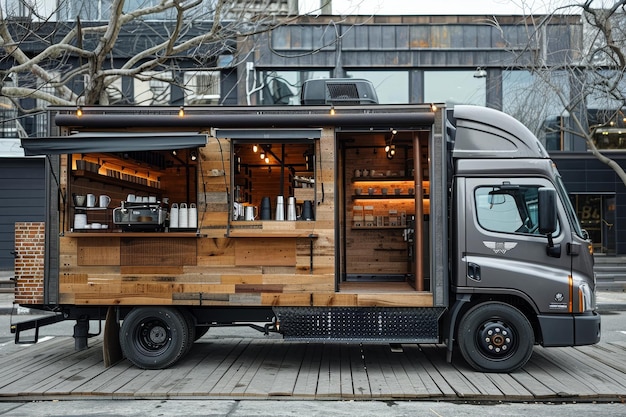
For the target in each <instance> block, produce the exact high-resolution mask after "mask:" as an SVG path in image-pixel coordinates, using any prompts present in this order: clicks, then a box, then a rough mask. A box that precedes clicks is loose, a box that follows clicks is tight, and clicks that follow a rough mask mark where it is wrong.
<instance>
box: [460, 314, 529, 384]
mask: <svg viewBox="0 0 626 417" xmlns="http://www.w3.org/2000/svg"><path fill="white" fill-rule="evenodd" d="M458 339H459V348H460V349H461V354H462V355H463V358H465V360H466V361H467V362H468V363H469V364H470V365H471V366H472V367H473V368H474V369H476V370H478V371H481V372H513V371H515V370H517V369H519V368H521V367H522V366H524V365H525V364H526V362H528V360H529V359H530V356H531V355H532V353H533V346H534V344H535V336H534V333H533V328H532V326H531V324H530V322H529V321H528V319H527V318H526V316H525V315H524V314H522V312H520V311H519V310H518V309H516V308H515V307H512V306H510V305H508V304H504V303H500V302H489V303H484V304H479V305H477V306H474V307H472V308H471V309H470V310H469V311H468V312H467V313H466V314H465V315H464V316H463V319H461V322H460V323H459V331H458Z"/></svg>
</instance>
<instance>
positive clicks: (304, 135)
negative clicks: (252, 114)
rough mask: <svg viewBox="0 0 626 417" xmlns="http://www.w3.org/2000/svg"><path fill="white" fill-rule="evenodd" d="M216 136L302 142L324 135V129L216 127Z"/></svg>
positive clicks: (235, 139) (236, 139)
mask: <svg viewBox="0 0 626 417" xmlns="http://www.w3.org/2000/svg"><path fill="white" fill-rule="evenodd" d="M215 136H216V137H218V138H228V139H233V140H234V141H238V140H244V141H247V140H254V141H272V142H280V141H289V142H301V141H307V140H315V139H319V138H321V137H322V129H215Z"/></svg>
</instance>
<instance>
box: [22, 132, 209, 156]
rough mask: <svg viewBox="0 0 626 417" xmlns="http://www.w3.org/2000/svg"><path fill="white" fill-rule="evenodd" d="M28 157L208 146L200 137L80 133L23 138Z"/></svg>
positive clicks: (195, 134) (205, 139) (187, 135)
mask: <svg viewBox="0 0 626 417" xmlns="http://www.w3.org/2000/svg"><path fill="white" fill-rule="evenodd" d="M21 141H22V148H24V155H26V156H33V155H59V154H72V153H91V152H131V151H160V150H171V149H185V148H197V147H199V146H205V145H206V143H207V135H206V134H197V133H127V132H123V133H122V132H119V133H116V132H107V133H97V132H90V133H77V134H75V135H71V136H57V137H49V138H23V139H21Z"/></svg>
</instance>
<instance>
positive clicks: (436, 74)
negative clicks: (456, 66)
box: [424, 71, 487, 106]
mask: <svg viewBox="0 0 626 417" xmlns="http://www.w3.org/2000/svg"><path fill="white" fill-rule="evenodd" d="M474 73H475V71H424V101H425V102H427V103H446V104H475V105H478V106H484V105H485V104H486V102H487V93H486V91H487V88H486V85H487V83H486V79H485V78H484V77H483V78H475V77H474Z"/></svg>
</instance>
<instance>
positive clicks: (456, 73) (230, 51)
mask: <svg viewBox="0 0 626 417" xmlns="http://www.w3.org/2000/svg"><path fill="white" fill-rule="evenodd" d="M83 3H84V2H82V1H78V0H77V1H73V0H72V1H67V2H64V7H62V8H59V9H58V11H57V13H58V15H57V16H58V22H49V23H43V24H41V25H39V26H38V31H39V33H40V34H46V35H47V36H58V37H59V38H60V37H62V36H63V35H64V33H66V32H67V31H68V30H70V29H71V28H72V27H73V25H74V22H73V20H74V19H75V18H74V17H73V16H76V13H75V12H77V11H78V12H79V14H80V13H87V14H88V15H86V16H82V14H81V16H82V18H83V20H84V22H85V23H84V24H96V23H98V22H101V21H103V20H106V19H107V16H106V15H105V14H102V10H104V9H103V8H97V7H94V8H87V9H85V8H84V7H83V8H79V7H78V6H79V5H82V4H83ZM95 3H104V1H101V2H93V4H95ZM253 3H254V2H253ZM276 3H277V5H276V7H275V9H273V10H275V13H276V14H278V15H285V16H286V15H290V14H292V13H294V10H296V9H297V8H294V7H295V6H294V2H293V1H280V2H276ZM90 4H92V2H90ZM73 6H76V10H74V9H72V7H73ZM233 10H234V9H233ZM170 18H171V16H168V15H163V16H157V19H156V20H155V21H150V22H142V24H141V25H137V26H135V27H131V28H127V29H125V31H124V33H123V34H122V36H123V37H126V41H124V42H120V43H119V45H118V46H116V49H115V51H114V52H115V54H114V56H115V58H114V59H113V60H112V62H111V63H110V65H112V66H115V65H117V64H116V60H119V62H122V61H123V60H125V59H127V58H128V57H129V56H132V55H133V54H135V53H136V52H137V51H138V50H141V48H144V47H145V44H146V43H145V42H143V41H142V40H147V39H148V38H150V37H153V36H154V33H157V32H158V31H163V24H162V23H163V21H167V19H170ZM536 18H537V19H540V18H541V17H536ZM159 19H160V20H159ZM496 19H497V25H496V24H494V17H493V16H348V17H340V16H329V15H320V16H316V17H313V16H300V17H299V18H298V19H297V20H296V21H294V22H293V23H291V24H289V25H286V26H282V27H279V28H278V29H276V30H274V31H272V32H269V33H261V34H259V35H257V36H256V37H254V38H246V39H238V42H235V38H233V39H230V40H229V41H227V42H225V43H223V44H222V45H221V49H220V50H215V49H214V48H213V49H211V48H209V47H206V48H205V49H198V50H195V51H194V53H193V54H191V53H190V54H187V55H184V56H179V57H177V58H176V62H175V64H176V65H171V66H169V67H168V68H167V69H164V71H165V72H167V74H164V73H157V72H152V73H146V74H144V75H146V77H145V78H144V79H142V80H140V79H137V78H121V79H119V80H118V81H116V83H115V84H114V85H113V86H112V87H111V88H110V89H109V90H110V94H109V102H110V103H111V104H121V105H129V104H131V105H135V104H136V105H148V106H150V105H160V104H169V105H183V106H192V105H194V104H214V105H250V104H257V105H272V106H274V105H298V104H300V96H299V93H300V86H301V85H302V82H303V81H305V80H307V79H312V78H330V77H349V78H365V79H368V80H370V81H372V82H373V83H374V85H375V86H376V88H377V93H378V97H379V101H380V102H381V103H383V104H386V103H420V102H439V103H441V102H443V103H447V104H450V105H454V104H461V103H462V104H476V105H481V106H488V107H493V108H496V109H500V110H503V111H504V112H506V113H509V114H511V115H513V116H514V117H516V118H517V119H519V120H520V121H522V122H523V123H524V124H525V125H527V126H528V127H529V128H530V129H531V130H532V131H534V132H535V134H537V136H538V137H539V138H540V139H541V140H542V141H543V142H544V143H545V145H546V147H547V148H548V150H549V151H550V154H551V156H552V157H553V158H554V159H555V160H556V162H557V164H558V166H559V169H560V171H561V173H562V175H563V178H564V181H565V183H566V186H567V188H568V190H569V191H570V193H571V198H572V201H573V203H574V205H575V208H576V210H577V212H578V213H579V215H580V218H581V220H582V222H583V224H584V226H585V228H586V229H587V230H588V231H589V233H590V235H591V237H592V239H593V241H594V249H595V252H596V253H597V254H607V255H614V254H626V189H625V187H624V185H623V184H622V182H621V181H620V180H619V178H618V177H617V175H616V174H615V173H614V172H613V170H612V169H611V168H609V167H608V166H605V165H604V164H602V163H600V162H599V161H598V160H596V159H595V158H594V157H593V156H592V155H590V154H589V153H588V152H587V151H586V144H585V142H584V140H582V139H581V138H578V137H576V136H573V135H570V134H566V133H564V132H565V130H566V129H563V127H564V126H566V125H567V123H568V119H567V115H565V114H564V111H563V108H562V105H561V104H560V103H559V102H558V101H557V100H556V99H555V98H554V97H553V96H550V95H549V94H546V93H545V92H546V89H545V88H543V87H542V84H541V80H539V79H538V78H537V77H536V76H534V75H533V73H532V72H531V71H529V70H528V69H527V68H524V66H523V65H521V64H520V63H521V62H522V61H523V59H521V58H523V57H524V56H525V54H540V55H542V56H543V57H545V59H546V63H547V64H549V65H553V64H559V63H560V62H565V61H568V60H569V59H570V58H571V57H569V56H567V55H563V54H562V53H561V51H565V50H566V51H573V50H577V49H580V48H579V47H581V46H582V44H583V41H584V36H583V33H584V29H585V28H584V23H583V20H582V19H581V16H572V15H567V16H555V17H552V19H551V21H550V24H548V25H546V26H545V27H543V28H542V30H541V33H538V34H537V33H534V34H533V35H532V36H535V37H538V38H539V39H541V40H542V42H536V43H534V45H537V46H536V48H535V49H529V37H530V36H531V35H530V34H529V27H532V22H531V21H530V20H529V18H527V17H522V16H497V17H496ZM59 22H61V23H59ZM89 22H91V23H89ZM210 23H211V22H210V21H206V22H205V23H204V24H198V25H195V26H194V30H195V31H197V33H200V32H201V31H203V30H208V28H209V27H210ZM192 35H193V33H189V36H192ZM31 47H32V48H33V49H32V51H31V52H33V53H35V52H36V48H37V43H33V44H32V45H31ZM7 58H8V57H6V56H5V57H3V59H2V60H1V61H0V66H6V65H8V60H7ZM78 63H79V62H78V59H75V60H74V61H69V62H67V63H66V65H67V68H68V69H69V68H72V67H73V66H76V65H78ZM558 76H559V74H558V73H555V77H558ZM163 79H174V80H178V81H177V82H176V83H168V82H164V81H162V80H163ZM9 81H10V82H15V83H17V84H18V85H19V83H20V82H21V80H15V79H11V80H8V79H7V80H5V81H4V82H9ZM562 82H563V88H564V89H568V88H570V85H569V83H570V82H571V81H570V80H569V79H567V77H563V80H562ZM75 88H76V89H80V88H81V86H80V85H76V86H75ZM0 99H1V98H0ZM596 110H597V109H596ZM594 111H595V110H592V111H591V112H590V113H589V114H590V115H591V116H590V118H593V114H595V113H594ZM0 112H2V113H1V116H0V117H1V119H2V120H3V123H2V129H1V130H0V132H1V133H2V135H3V136H4V138H7V139H9V138H15V137H17V136H18V131H19V130H20V129H22V130H23V132H22V134H26V135H30V136H41V135H45V134H47V128H48V125H47V123H48V121H47V120H46V119H45V114H38V115H28V114H19V112H18V111H17V109H15V108H14V107H12V106H11V105H10V103H5V106H2V108H0ZM16 120H17V121H19V123H16ZM618 128H619V126H618V125H616V126H615V129H614V130H612V131H610V132H608V133H607V134H606V135H604V136H603V137H602V138H600V139H602V140H604V141H605V142H606V144H605V145H602V141H601V140H599V141H598V143H599V144H600V145H601V146H605V147H606V148H610V150H609V152H610V153H611V157H613V158H614V159H615V160H616V161H618V162H619V163H620V165H622V166H626V140H624V139H622V136H621V130H619V129H618ZM7 139H5V140H2V143H3V144H5V145H6V144H8V143H9V142H7ZM7 146H9V145H7ZM7 146H5V148H6V147H7ZM0 162H1V167H0V191H3V192H2V193H1V195H3V196H4V197H3V199H2V201H1V202H0V207H1V208H2V209H1V212H0V269H10V268H12V256H11V254H10V252H11V251H12V246H11V245H12V233H13V223H14V222H15V221H16V220H25V219H26V217H27V216H26V214H25V213H26V211H24V210H21V208H23V207H26V206H27V205H28V204H31V203H32V201H33V198H35V199H41V200H40V202H41V204H44V200H43V192H42V194H41V195H38V194H37V193H38V191H37V187H36V186H35V187H34V188H33V189H32V190H31V192H29V193H26V194H27V195H24V196H20V195H17V196H16V197H14V198H12V199H10V201H9V199H7V198H6V196H7V195H11V193H10V192H8V190H9V188H8V187H11V186H14V185H15V184H16V182H15V175H16V174H15V172H24V173H28V174H20V178H25V176H28V175H33V177H34V178H40V177H43V175H44V173H43V163H42V162H41V161H40V160H35V161H33V160H27V159H23V158H16V156H15V155H12V156H11V157H9V158H5V159H2V160H1V161H0ZM33 172H40V174H38V175H34V174H32V173H33ZM35 182H37V181H35ZM42 183H43V182H42ZM24 187H26V188H27V186H24ZM24 187H21V189H25V188H24ZM13 207H17V208H13ZM7 211H9V214H7ZM18 213H19V214H18ZM42 213H43V210H42V211H41V214H34V216H35V217H36V216H37V215H42ZM14 214H16V215H14Z"/></svg>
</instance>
